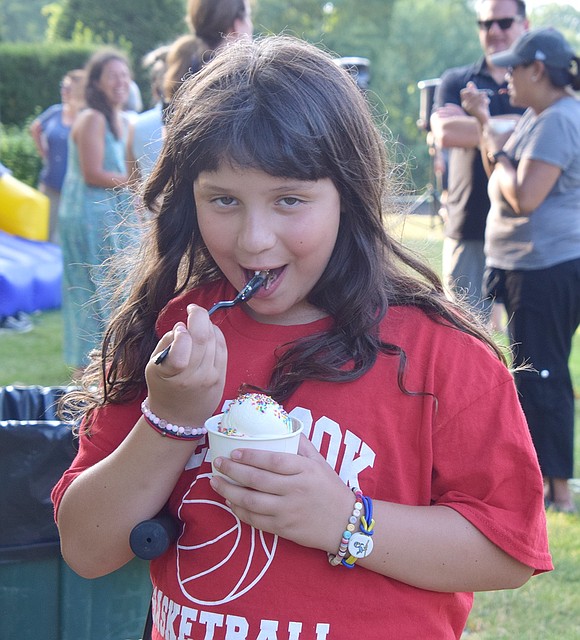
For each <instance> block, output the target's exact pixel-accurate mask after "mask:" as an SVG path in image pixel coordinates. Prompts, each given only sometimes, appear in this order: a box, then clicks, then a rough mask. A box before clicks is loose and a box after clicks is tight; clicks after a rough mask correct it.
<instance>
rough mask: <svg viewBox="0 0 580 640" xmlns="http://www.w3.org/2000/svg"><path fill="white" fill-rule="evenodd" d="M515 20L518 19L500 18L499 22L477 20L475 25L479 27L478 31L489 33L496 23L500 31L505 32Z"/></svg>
mask: <svg viewBox="0 0 580 640" xmlns="http://www.w3.org/2000/svg"><path fill="white" fill-rule="evenodd" d="M517 19H518V18H517V17H515V18H500V19H499V20H478V21H477V24H478V25H479V28H480V29H485V30H486V31H489V30H490V29H491V27H492V26H493V23H494V22H496V23H497V26H498V27H499V28H500V29H501V30H502V31H507V30H508V29H509V28H510V27H511V26H512V24H513V23H514V22H515V21H516V20H517Z"/></svg>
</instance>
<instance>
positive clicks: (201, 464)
mask: <svg viewBox="0 0 580 640" xmlns="http://www.w3.org/2000/svg"><path fill="white" fill-rule="evenodd" d="M232 293H235V292H233V290H232V289H231V287H230V286H229V285H228V284H225V283H218V284H213V285H209V286H205V287H202V288H200V289H198V290H196V291H193V292H190V293H188V294H187V295H185V296H183V297H182V298H180V299H177V300H175V301H173V302H172V303H171V304H170V305H169V306H168V308H167V309H166V310H165V312H164V313H163V314H162V316H161V318H160V321H159V322H158V327H157V329H158V333H159V335H162V334H163V333H164V332H165V331H168V330H170V329H171V328H172V327H173V325H174V324H175V322H177V321H178V320H184V319H185V316H186V312H185V309H186V306H187V304H189V303H191V302H195V303H196V304H199V305H201V306H204V307H206V308H209V307H210V306H211V305H212V304H213V303H214V302H216V301H217V300H225V299H230V298H231V297H232ZM212 320H213V321H214V322H215V323H216V324H219V326H220V328H221V330H222V331H223V333H224V335H225V338H226V341H227V346H228V374H227V379H226V386H225V391H224V396H223V401H224V402H225V401H226V400H231V399H233V398H235V397H236V395H237V390H238V388H239V386H240V384H242V383H250V384H254V385H258V386H266V384H267V382H268V379H269V375H270V372H271V369H272V366H273V363H274V351H275V349H276V348H278V347H279V346H280V345H283V344H285V343H287V342H289V341H291V340H294V339H296V338H299V337H301V336H304V335H308V334H311V333H313V332H316V331H320V330H321V329H323V328H325V327H327V326H328V323H329V320H327V319H325V320H319V321H317V322H314V323H310V324H306V325H298V326H289V327H285V326H278V325H264V324H260V323H258V322H255V321H254V320H252V319H251V318H249V317H248V316H247V315H246V313H245V312H244V310H243V309H242V308H240V307H236V308H233V309H227V310H223V311H219V312H218V313H216V315H215V316H213V317H212ZM382 333H383V335H382V337H383V339H384V340H385V341H388V342H391V343H394V344H397V345H399V346H400V347H402V348H403V349H404V350H405V353H406V355H407V366H406V372H405V387H406V388H407V389H408V390H410V391H419V392H427V393H429V394H433V396H435V397H436V398H437V403H435V402H434V400H433V397H432V396H431V395H428V396H425V395H405V394H403V393H402V392H401V391H400V390H399V387H398V385H397V372H398V367H399V359H398V357H396V356H392V355H381V356H379V358H378V360H377V362H376V364H375V366H374V367H373V368H372V370H371V371H369V372H368V373H367V374H365V375H364V376H363V377H361V378H359V379H358V380H355V381H353V382H348V383H344V384H340V385H336V384H331V383H326V382H306V383H303V384H302V385H301V386H300V388H299V389H298V390H297V391H296V392H295V393H294V394H293V396H292V397H291V398H290V399H289V400H288V401H287V402H286V403H285V408H286V409H287V410H288V411H290V412H291V413H292V415H295V416H296V417H298V418H300V419H302V420H303V422H304V425H305V428H304V431H305V433H306V435H307V436H308V437H309V438H310V440H311V441H312V442H313V443H314V445H315V446H316V448H317V449H318V450H319V451H320V452H321V453H322V455H323V456H324V457H325V458H326V460H327V462H328V463H329V464H330V465H331V466H332V467H333V468H334V469H335V470H336V472H337V473H338V474H339V475H340V477H341V478H342V479H343V480H344V482H346V483H348V484H350V485H351V486H358V487H360V488H361V489H362V491H363V493H365V494H366V495H369V496H371V497H372V498H373V499H375V500H385V501H392V502H396V503H401V504H407V505H423V506H427V505H432V504H437V505H445V506H447V507H451V508H452V509H455V510H456V511H458V512H459V513H461V514H462V515H463V516H464V517H465V518H466V519H467V520H469V521H470V522H471V523H472V524H473V525H474V526H475V527H477V528H478V529H479V530H480V531H481V532H483V534H484V535H485V536H487V537H488V538H489V539H490V540H491V541H492V542H493V543H494V544H496V545H497V546H499V547H500V548H501V549H503V550H504V551H505V552H507V553H508V554H510V555H511V556H513V557H514V558H516V559H518V560H519V561H520V562H523V563H525V564H527V565H528V566H530V567H534V569H535V570H536V571H537V572H540V571H546V570H550V569H551V568H552V563H551V559H550V554H549V551H548V543H547V535H546V521H545V514H544V505H543V486H542V480H541V475H540V471H539V468H538V464H537V460H536V455H535V452H534V449H533V447H532V443H531V440H530V436H529V433H528V429H527V425H526V422H525V419H524V417H523V414H522V411H521V408H520V405H519V402H518V399H517V395H516V391H515V388H514V384H513V380H512V376H511V375H510V373H509V372H508V371H507V369H506V368H505V367H504V366H503V365H502V364H501V363H500V362H499V361H498V360H497V358H496V357H495V356H494V355H493V354H492V353H491V351H490V350H489V348H488V347H487V346H485V345H484V344H482V343H481V342H479V341H477V340H475V339H473V338H471V337H469V336H467V335H465V334H463V333H461V332H459V331H457V330H455V329H452V328H450V327H446V326H443V325H440V324H437V323H435V322H433V321H432V320H430V319H429V318H427V317H426V316H425V314H423V313H422V312H420V311H418V310H416V309H412V308H406V307H393V308H391V309H390V310H389V312H388V315H387V317H386V319H385V320H384V322H383V326H382ZM219 410H221V406H220V407H219V408H218V411H217V412H219ZM217 412H216V413H217ZM138 417H139V401H136V402H134V403H132V404H130V405H126V406H108V407H106V408H104V409H102V410H99V411H98V412H97V415H96V417H95V422H94V424H93V425H92V428H91V431H92V437H91V438H90V439H88V438H86V437H83V438H81V442H80V451H79V454H78V456H77V458H76V460H75V461H74V462H73V464H72V466H71V468H70V470H68V471H67V472H66V473H65V474H64V476H63V478H62V479H61V481H60V482H59V484H58V485H57V486H56V487H55V489H54V492H53V500H54V502H55V508H56V509H58V505H59V503H60V499H61V498H62V495H63V493H64V491H65V490H66V488H67V487H68V486H69V485H70V483H71V481H72V480H73V479H74V478H75V477H76V476H77V475H78V474H79V473H80V472H82V471H83V470H84V469H86V468H87V467H90V466H91V465H93V464H95V463H96V462H97V461H98V460H100V459H102V458H103V457H105V456H106V455H107V454H109V453H110V452H111V451H113V450H114V449H115V448H116V447H117V446H118V445H119V443H120V442H121V441H122V440H123V439H124V438H125V436H126V435H127V433H128V432H129V431H130V429H131V428H132V426H133V425H134V424H135V422H136V421H137V419H138ZM207 454H208V450H207V442H206V441H205V439H203V440H202V441H200V444H199V446H198V448H197V450H196V452H195V453H194V455H193V456H192V458H191V459H190V461H189V463H188V465H187V467H186V470H185V471H184V473H183V474H182V476H181V478H180V480H179V481H178V483H177V485H176V487H175V489H174V491H173V493H172V495H171V497H170V500H169V508H170V511H171V512H172V513H173V514H174V515H176V516H178V517H179V518H180V520H181V521H182V522H183V523H184V529H183V533H182V535H181V536H180V537H179V539H178V540H177V543H176V544H175V545H174V546H173V547H172V548H170V549H169V550H168V551H167V552H166V553H165V554H164V555H163V556H162V557H161V558H158V559H156V560H154V561H152V563H151V577H152V581H153V586H154V592H153V617H154V621H155V626H156V631H154V634H153V637H154V638H155V639H156V640H159V639H162V638H180V639H184V640H185V639H188V638H196V639H201V638H204V639H206V640H209V639H210V638H211V639H215V640H234V639H235V640H242V639H244V640H246V639H248V640H249V639H252V640H258V639H259V640H274V639H276V640H282V639H284V640H327V639H328V640H333V639H334V640H343V639H345V638H357V637H359V636H361V635H363V634H364V636H365V637H367V638H397V639H398V640H404V639H407V638H408V639H416V638H418V637H422V638H431V639H435V638H437V639H443V638H459V637H460V635H461V632H462V630H463V628H464V625H465V622H466V619H467V616H468V614H469V611H470V608H471V604H472V594H470V593H438V592H433V591H426V590H423V589H418V588H415V587H411V586H409V585H406V584H403V583H401V582H398V581H396V580H392V579H390V578H387V577H384V576H382V575H379V574H378V573H374V572H372V571H369V570H365V569H363V568H361V567H358V568H355V569H352V570H348V569H344V568H343V567H332V566H330V565H329V563H328V561H327V558H326V554H324V553H322V552H321V551H319V550H315V549H310V548H305V547H301V546H299V545H297V544H294V543H293V542H289V541H288V540H285V539H283V538H279V537H277V536H273V535H271V534H268V533H264V532H262V531H259V530H255V529H253V528H252V527H250V526H248V525H246V524H244V523H242V522H240V521H239V520H237V519H236V517H235V516H234V515H233V513H232V512H231V511H230V510H229V509H228V508H227V506H226V505H225V504H224V502H223V500H222V498H221V497H220V496H218V495H217V494H216V493H215V492H214V491H213V490H212V489H211V487H210V486H209V478H210V475H211V467H210V463H209V460H208V455H207ZM312 491H316V487H312ZM376 526H377V527H386V528H388V526H389V523H388V522H377V524H376ZM337 543H338V541H337Z"/></svg>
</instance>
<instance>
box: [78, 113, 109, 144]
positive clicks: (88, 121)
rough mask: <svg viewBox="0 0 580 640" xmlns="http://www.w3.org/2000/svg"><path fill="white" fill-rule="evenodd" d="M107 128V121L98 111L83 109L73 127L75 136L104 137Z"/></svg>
mask: <svg viewBox="0 0 580 640" xmlns="http://www.w3.org/2000/svg"><path fill="white" fill-rule="evenodd" d="M105 128H106V119H105V116H104V114H103V113H101V112H100V111H98V110H97V109H83V111H81V113H80V114H79V116H78V118H77V119H76V121H75V123H74V126H73V136H74V137H75V139H78V138H79V136H83V137H84V136H94V135H102V134H103V133H104V131H105Z"/></svg>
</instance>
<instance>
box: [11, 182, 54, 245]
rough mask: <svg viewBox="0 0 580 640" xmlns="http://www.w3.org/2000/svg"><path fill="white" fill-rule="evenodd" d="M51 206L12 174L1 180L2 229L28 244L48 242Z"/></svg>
mask: <svg viewBox="0 0 580 640" xmlns="http://www.w3.org/2000/svg"><path fill="white" fill-rule="evenodd" d="M49 215H50V202H49V200H48V198H47V196H45V195H44V193H40V191H37V190H36V189H33V188H32V187H29V186H28V185H27V184H25V183H24V182H21V181H20V180H17V179H16V178H14V177H13V176H11V175H10V174H9V173H5V174H4V175H3V176H1V177H0V229H2V230H3V231H6V232H8V233H11V234H12V235H15V236H20V237H21V238H27V239H28V240H39V241H45V240H48V220H49Z"/></svg>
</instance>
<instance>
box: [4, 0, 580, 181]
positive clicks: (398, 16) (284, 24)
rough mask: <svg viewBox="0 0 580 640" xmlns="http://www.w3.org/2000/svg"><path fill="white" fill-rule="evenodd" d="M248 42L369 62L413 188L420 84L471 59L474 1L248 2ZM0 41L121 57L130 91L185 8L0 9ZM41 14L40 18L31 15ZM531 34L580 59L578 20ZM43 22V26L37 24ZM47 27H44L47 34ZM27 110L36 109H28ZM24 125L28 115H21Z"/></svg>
mask: <svg viewBox="0 0 580 640" xmlns="http://www.w3.org/2000/svg"><path fill="white" fill-rule="evenodd" d="M251 1H253V4H254V12H253V13H254V15H253V17H254V25H255V30H256V33H257V34H264V33H281V32H284V33H288V34H292V35H295V36H298V37H301V38H304V39H306V40H308V41H309V42H312V43H314V44H317V45H319V46H322V47H324V48H326V49H328V50H330V51H332V52H334V53H336V54H337V55H339V56H361V57H366V58H368V59H369V60H370V63H371V90H370V92H369V100H370V101H371V102H372V104H373V107H374V108H375V109H376V110H377V112H378V115H379V116H382V115H385V116H386V118H385V119H384V120H385V121H386V124H387V126H388V127H389V128H390V130H391V132H392V138H393V139H394V140H395V141H396V142H397V143H398V144H397V145H396V149H397V152H398V157H399V159H401V160H404V161H410V164H411V166H413V165H416V166H417V167H418V168H417V170H415V171H414V180H415V183H416V184H418V185H423V184H425V182H426V181H427V180H428V174H427V167H428V166H429V162H428V157H427V146H426V144H425V132H424V131H422V130H421V129H419V127H418V126H417V124H416V121H417V118H418V117H419V104H420V91H419V89H418V87H417V83H418V82H419V81H420V80H425V79H429V78H437V77H438V76H439V75H440V74H441V73H442V72H443V70H445V69H446V68H448V67H451V66H457V65H461V64H467V63H469V62H471V61H474V60H476V59H477V58H479V56H480V55H481V50H480V47H479V41H478V37H477V27H476V24H475V14H474V0H412V1H410V0H251ZM0 3H1V4H0V7H2V15H1V16H0V39H2V38H4V39H10V40H22V41H28V42H34V41H38V40H39V39H42V38H39V36H38V33H39V30H41V29H44V34H43V37H44V38H45V39H46V40H50V41H51V42H54V41H55V40H57V41H58V40H59V39H60V40H65V41H74V42H77V43H79V42H82V43H85V44H89V43H90V44H95V43H97V44H99V43H111V44H117V45H120V46H121V47H123V48H125V49H127V50H129V52H130V54H131V55H132V59H133V63H134V68H135V71H136V73H137V79H138V80H139V81H140V85H141V87H142V89H143V88H145V90H146V85H147V82H146V80H145V78H144V77H143V76H141V77H140V76H139V73H140V71H141V69H140V59H141V56H142V55H143V54H144V53H146V52H148V51H150V50H152V49H154V48H155V47H157V46H158V45H160V44H164V43H167V42H169V41H171V40H173V39H174V38H175V37H176V36H178V35H180V34H182V33H185V32H186V25H185V23H184V20H183V18H184V15H185V6H186V0H100V2H95V0H52V1H51V2H48V1H47V0H26V1H25V2H23V1H22V0H0ZM41 9H42V10H41ZM530 17H531V24H532V26H533V27H539V26H547V25H552V26H555V27H556V28H558V29H560V30H561V31H562V32H563V33H564V35H565V36H566V38H567V39H568V40H569V41H570V42H571V43H572V45H573V46H574V48H575V49H576V50H577V51H580V11H579V10H578V9H576V8H574V7H573V6H572V3H570V4H568V5H562V4H556V3H548V2H546V4H545V5H544V6H543V7H541V8H539V9H537V10H536V11H533V12H532V14H531V16H530ZM47 18H48V23H47ZM47 24H48V26H47ZM1 82H2V80H1V79H0V84H1ZM34 104H36V103H34ZM24 115H25V116H26V115H28V114H24Z"/></svg>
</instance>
